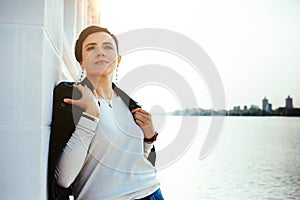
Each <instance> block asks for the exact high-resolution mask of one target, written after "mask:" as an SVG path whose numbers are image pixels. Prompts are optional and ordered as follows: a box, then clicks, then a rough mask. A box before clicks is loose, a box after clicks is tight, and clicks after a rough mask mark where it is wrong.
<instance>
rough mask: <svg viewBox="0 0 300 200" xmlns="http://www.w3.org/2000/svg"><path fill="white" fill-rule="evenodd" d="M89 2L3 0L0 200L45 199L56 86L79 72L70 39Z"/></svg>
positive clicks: (82, 23) (82, 22) (0, 12)
mask: <svg viewBox="0 0 300 200" xmlns="http://www.w3.org/2000/svg"><path fill="white" fill-rule="evenodd" d="M86 1H87V0H86ZM86 1H84V0H65V1H63V0H31V1H30V2H29V1H24V0H6V1H5V2H3V1H2V2H1V7H0V44H1V45H0V55H1V68H0V73H1V80H2V81H1V82H2V87H1V104H0V110H1V114H0V176H1V179H0V188H1V192H0V199H29V200H41V199H46V198H47V197H46V196H47V193H46V192H47V187H46V183H47V182H46V180H47V176H46V175H47V159H48V142H49V135H50V127H49V125H50V123H51V114H52V113H51V112H52V91H53V88H54V86H55V85H56V84H57V83H58V82H59V81H60V80H61V79H72V78H74V77H76V76H77V75H76V74H77V70H78V66H77V64H76V62H75V58H74V56H73V44H71V43H74V40H75V37H77V30H81V28H82V27H83V26H85V25H86V22H85V21H87V20H86V19H85V18H84V15H82V12H83V11H82V8H81V11H79V10H80V9H79V8H78V6H81V5H85V4H86ZM64 4H65V6H64ZM83 10H84V9H83ZM72 38H74V39H72Z"/></svg>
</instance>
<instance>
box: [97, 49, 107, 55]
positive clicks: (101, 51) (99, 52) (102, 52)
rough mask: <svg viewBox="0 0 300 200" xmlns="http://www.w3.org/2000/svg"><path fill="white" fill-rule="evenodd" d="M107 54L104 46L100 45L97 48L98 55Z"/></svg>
mask: <svg viewBox="0 0 300 200" xmlns="http://www.w3.org/2000/svg"><path fill="white" fill-rule="evenodd" d="M104 55H105V54H104V50H103V48H102V47H98V48H97V56H99V57H100V56H104Z"/></svg>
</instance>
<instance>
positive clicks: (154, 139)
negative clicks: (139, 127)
mask: <svg viewBox="0 0 300 200" xmlns="http://www.w3.org/2000/svg"><path fill="white" fill-rule="evenodd" d="M157 136H158V133H157V132H154V134H153V135H152V137H150V138H146V137H145V138H144V142H145V143H147V144H151V143H153V142H154V141H156V138H157Z"/></svg>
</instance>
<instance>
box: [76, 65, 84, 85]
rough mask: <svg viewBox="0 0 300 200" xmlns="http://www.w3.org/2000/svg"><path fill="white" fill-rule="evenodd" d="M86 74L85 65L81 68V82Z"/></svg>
mask: <svg viewBox="0 0 300 200" xmlns="http://www.w3.org/2000/svg"><path fill="white" fill-rule="evenodd" d="M84 74H85V69H84V67H82V68H81V72H80V77H79V79H78V82H81V81H82V80H83V78H84Z"/></svg>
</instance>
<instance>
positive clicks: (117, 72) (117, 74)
mask: <svg viewBox="0 0 300 200" xmlns="http://www.w3.org/2000/svg"><path fill="white" fill-rule="evenodd" d="M118 76H119V67H117V68H116V76H115V77H116V81H115V83H116V84H118Z"/></svg>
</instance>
